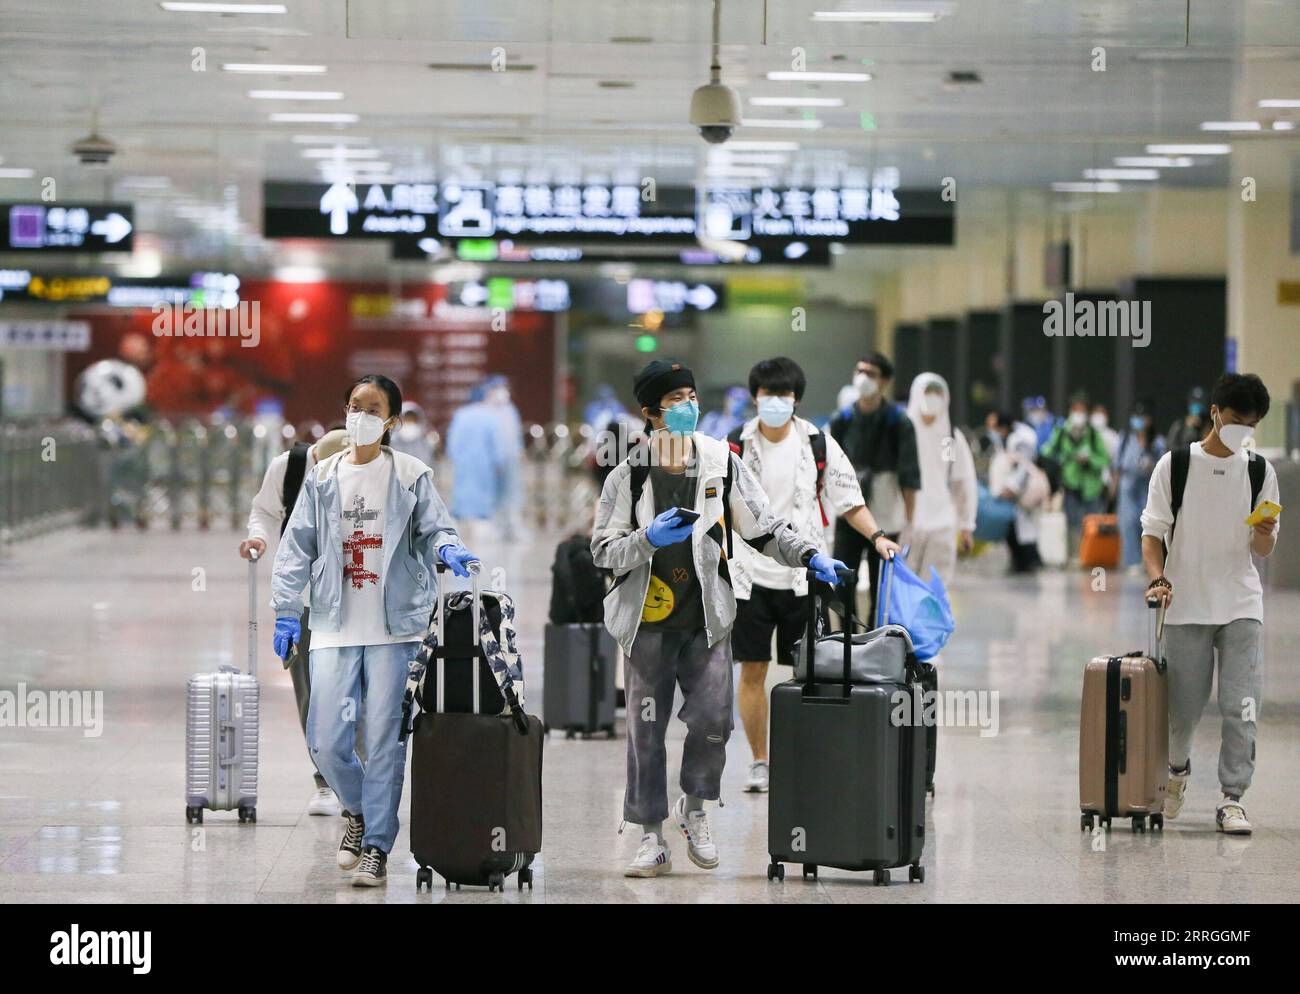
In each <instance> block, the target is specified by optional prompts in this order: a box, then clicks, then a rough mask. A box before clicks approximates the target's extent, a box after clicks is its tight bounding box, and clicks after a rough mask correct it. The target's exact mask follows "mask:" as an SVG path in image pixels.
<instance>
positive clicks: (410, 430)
mask: <svg viewBox="0 0 1300 994" xmlns="http://www.w3.org/2000/svg"><path fill="white" fill-rule="evenodd" d="M397 434H399V435H400V436H402V438H407V439H410V438H419V437H420V426H419V425H413V424H411V423H410V422H406V423H404V424H403V425H402V427H400V428H398V429H397Z"/></svg>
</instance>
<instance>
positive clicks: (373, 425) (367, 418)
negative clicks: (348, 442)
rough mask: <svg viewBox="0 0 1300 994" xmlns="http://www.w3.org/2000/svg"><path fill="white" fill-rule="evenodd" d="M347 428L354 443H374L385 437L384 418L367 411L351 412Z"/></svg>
mask: <svg viewBox="0 0 1300 994" xmlns="http://www.w3.org/2000/svg"><path fill="white" fill-rule="evenodd" d="M347 428H348V437H349V438H350V439H352V444H353V445H374V444H375V443H376V442H378V441H379V440H380V439H381V438H383V437H384V419H383V418H380V417H376V416H375V415H373V414H367V413H366V412H365V411H356V412H355V413H354V412H349V413H348V418H347Z"/></svg>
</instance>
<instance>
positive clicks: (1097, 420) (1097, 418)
mask: <svg viewBox="0 0 1300 994" xmlns="http://www.w3.org/2000/svg"><path fill="white" fill-rule="evenodd" d="M1088 423H1089V424H1091V425H1092V426H1093V427H1094V428H1096V429H1097V430H1098V431H1101V430H1102V429H1103V428H1105V427H1106V424H1107V422H1106V415H1104V414H1094V415H1092V417H1090V418H1089V419H1088Z"/></svg>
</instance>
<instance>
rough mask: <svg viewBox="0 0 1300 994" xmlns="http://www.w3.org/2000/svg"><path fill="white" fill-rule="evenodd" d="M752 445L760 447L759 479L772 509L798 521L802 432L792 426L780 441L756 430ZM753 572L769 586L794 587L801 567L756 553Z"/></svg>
mask: <svg viewBox="0 0 1300 994" xmlns="http://www.w3.org/2000/svg"><path fill="white" fill-rule="evenodd" d="M749 444H750V445H757V446H758V447H759V459H760V460H761V462H760V465H761V467H762V472H761V474H760V476H759V481H758V482H759V483H760V484H761V485H762V487H763V492H764V493H766V494H767V501H768V503H769V504H770V505H771V506H772V510H773V511H774V512H776V514H777V515H779V516H780V517H782V518H784V519H785V520H786V521H794V520H795V513H794V490H795V486H796V485H797V483H798V476H799V456H800V454H801V452H802V450H803V445H804V440H803V436H801V435H800V434H799V432H797V431H794V430H791V431H789V432H787V433H786V436H785V438H783V439H781V441H779V442H769V441H768V440H767V438H766V437H765V436H764V435H763V433H762V432H761V431H757V432H755V433H754V437H753V438H752V439H750V441H749ZM750 572H751V573H752V574H753V576H754V582H755V583H757V584H758V585H759V586H760V587H767V588H768V589H769V590H793V589H794V578H795V573H796V572H798V571H797V570H794V569H791V568H790V567H789V566H782V565H781V564H780V563H778V562H777V561H776V560H774V559H770V558H768V557H767V556H753V557H752V560H751V562H750Z"/></svg>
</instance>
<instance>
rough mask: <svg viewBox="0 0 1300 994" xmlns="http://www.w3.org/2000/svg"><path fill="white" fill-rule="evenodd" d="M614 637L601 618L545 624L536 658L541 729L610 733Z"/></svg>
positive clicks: (571, 733)
mask: <svg viewBox="0 0 1300 994" xmlns="http://www.w3.org/2000/svg"><path fill="white" fill-rule="evenodd" d="M617 666H618V643H617V642H615V641H614V636H612V635H611V634H609V631H608V630H607V629H606V628H605V626H604V625H603V624H600V623H596V624H581V625H547V626H546V642H545V653H544V655H543V659H542V672H543V674H544V676H543V679H542V718H543V720H544V721H545V726H544V727H545V729H546V731H547V732H549V731H551V730H552V729H557V730H559V731H563V732H564V733H565V736H564V737H565V738H568V739H571V738H573V737H574V736H575V735H577V734H581V735H582V737H583V738H584V739H585V738H589V737H590V736H591V735H592V734H594V733H596V732H605V733H606V734H607V735H608V736H609V737H610V738H613V737H614V709H615V703H616V699H617V697H618V692H617V690H616V689H615V687H614V674H615V672H616V669H617Z"/></svg>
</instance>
